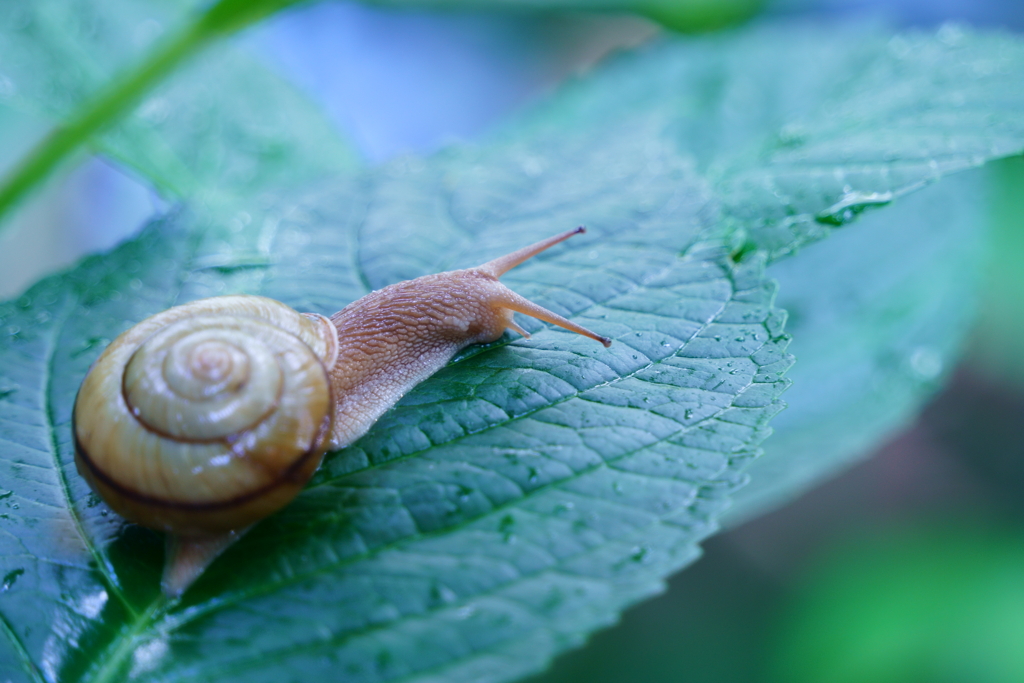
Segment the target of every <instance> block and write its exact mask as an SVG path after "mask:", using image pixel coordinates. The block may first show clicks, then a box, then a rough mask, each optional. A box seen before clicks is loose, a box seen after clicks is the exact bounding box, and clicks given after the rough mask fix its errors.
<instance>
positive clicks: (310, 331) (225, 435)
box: [74, 296, 338, 536]
mask: <svg viewBox="0 0 1024 683" xmlns="http://www.w3.org/2000/svg"><path fill="white" fill-rule="evenodd" d="M337 353H338V341H337V333H336V331H335V328H334V327H333V325H332V324H331V323H330V321H328V320H327V319H326V318H323V317H322V316H316V315H310V314H305V315H304V314H300V313H297V312H296V311H294V310H292V309H291V308H289V307H288V306H285V305H284V304H281V303H279V302H276V301H273V300H271V299H266V298H264V297H255V296H227V297H215V298H212V299H203V300H200V301H196V302H193V303H191V304H186V305H184V306H178V307H175V308H172V309H169V310H167V311H164V312H163V313H160V314H157V315H155V316H153V317H152V318H149V319H147V320H145V321H143V322H142V323H140V324H139V325H136V326H135V327H133V328H131V329H130V330H128V331H127V332H125V333H124V334H122V335H121V336H120V337H118V338H117V339H116V340H115V341H114V342H113V343H112V344H111V345H110V346H109V347H108V348H107V350H106V351H105V352H104V353H103V354H102V355H101V356H100V358H99V359H98V360H97V361H96V363H95V364H94V366H93V367H92V369H91V370H90V372H89V374H88V376H87V377H86V379H85V382H84V383H83V384H82V388H81V390H80V391H79V395H78V398H77V400H76V402H75V411H74V422H75V430H74V431H75V440H76V447H77V456H76V461H77V463H78V468H79V471H80V472H81V473H82V475H83V476H84V477H85V478H86V479H87V480H88V481H89V483H90V484H91V485H92V486H93V488H94V489H96V491H97V492H98V493H99V494H100V495H101V496H102V497H103V498H104V500H106V501H107V502H108V504H109V505H110V506H111V507H112V508H113V509H114V510H115V511H117V512H118V513H120V514H121V515H123V516H124V517H126V518H128V519H131V520H133V521H135V522H138V523H140V524H143V525H146V526H150V527H153V528H157V529H162V530H165V531H170V532H173V533H176V534H179V535H186V536H198V535H208V534H215V533H221V532H224V531H230V530H235V529H241V528H244V527H245V526H248V525H249V524H252V523H253V522H255V521H256V520H258V519H260V518H262V517H264V516H266V515H268V514H270V513H271V512H273V511H274V510H276V509H278V508H280V507H282V506H284V505H285V504H287V503H288V502H289V501H290V500H291V499H292V498H293V497H294V496H295V495H296V494H297V493H298V491H299V490H300V489H301V488H302V486H303V485H304V484H305V482H306V481H307V480H308V479H309V477H310V476H312V473H313V472H314V471H315V470H316V468H317V466H318V465H319V463H320V459H321V457H322V456H323V453H324V451H325V450H326V448H327V439H328V437H329V435H330V432H331V422H332V419H333V417H332V416H333V409H332V400H331V385H330V376H329V371H330V369H331V368H332V367H333V365H334V362H335V359H336V357H337Z"/></svg>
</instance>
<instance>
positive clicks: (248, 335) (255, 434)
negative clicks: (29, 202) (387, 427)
mask: <svg viewBox="0 0 1024 683" xmlns="http://www.w3.org/2000/svg"><path fill="white" fill-rule="evenodd" d="M583 231H584V229H583V228H582V227H580V228H577V229H575V230H570V231H569V232H565V233H562V234H560V235H556V236H554V237H551V238H548V239H546V240H542V241H540V242H538V243H536V244H534V245H532V246H529V247H526V248H524V249H520V250H518V251H514V252H512V253H510V254H507V255H505V256H502V257H500V258H497V259H495V260H493V261H489V262H487V263H485V264H483V265H481V266H477V267H476V268H469V269H466V270H455V271H450V272H446V273H438V274H435V275H426V276H423V277H420V278H417V279H415V280H408V281H405V282H399V283H397V284H393V285H390V286H388V287H385V288H383V289H380V290H377V291H375V292H371V293H370V294H367V295H366V296H364V297H363V298H361V299H359V300H357V301H355V302H353V303H351V304H349V305H348V306H346V307H345V308H344V309H342V310H341V311H339V312H337V313H335V314H334V315H333V316H331V317H330V318H329V319H328V318H326V317H324V316H322V315H318V314H315V313H298V312H297V311H295V310H293V309H292V308H290V307H288V306H286V305H285V304H283V303H280V302H277V301H274V300H273V299H268V298H265V297H260V296H248V295H231V296H221V297H213V298H209V299H201V300H198V301H193V302H191V303H188V304H184V305H181V306H176V307H174V308H171V309H168V310H166V311H163V312H162V313H158V314H156V315H154V316H152V317H150V318H148V319H146V320H144V321H142V322H141V323H139V324H138V325H136V326H135V327H132V328H131V329H129V330H127V331H126V332H124V333H123V334H121V335H120V336H119V337H118V338H117V339H115V340H114V341H113V342H112V343H111V344H110V345H109V346H108V347H107V348H106V350H105V351H104V352H103V353H102V354H101V355H100V357H99V358H98V359H97V360H96V362H95V363H94V364H93V366H92V367H91V368H90V370H89V372H88V374H87V375H86V377H85V380H84V381H83V383H82V386H81V388H80V390H79V392H78V396H77V397H76V399H75V406H74V412H73V418H72V431H73V435H74V442H75V463H76V465H77V468H78V471H79V473H80V474H81V475H82V477H83V478H84V479H85V480H86V481H87V482H88V484H89V485H90V486H91V487H92V489H93V490H94V491H95V492H96V493H97V494H98V495H99V496H100V497H101V498H102V499H103V500H104V501H106V503H107V504H108V505H109V507H110V508H111V509H112V510H114V511H115V512H117V513H118V514H120V515H121V516H123V517H125V518H126V519H128V520H130V521H133V522H136V523H138V524H141V525H143V526H147V527H150V528H153V529H157V530H160V531H164V532H166V533H167V534H168V552H167V563H166V566H165V568H164V576H163V589H164V591H165V593H167V594H168V595H170V596H176V595H180V594H181V593H182V592H183V591H184V590H185V589H186V588H187V587H188V586H189V585H190V584H191V583H192V582H193V581H194V580H195V579H196V578H197V577H198V576H199V575H200V574H201V573H202V571H203V570H204V569H205V568H206V566H208V565H209V563H210V562H212V561H213V560H214V559H215V558H216V557H217V555H219V554H220V552H222V551H223V550H224V549H225V548H227V547H228V546H229V545H230V544H231V543H233V542H234V541H235V540H236V539H237V538H238V537H239V536H240V535H241V534H242V533H244V532H245V530H247V529H248V528H249V527H251V526H252V525H253V524H255V523H256V522H257V521H259V520H261V519H263V518H264V517H266V516H267V515H269V514H271V513H273V512H275V511H277V510H279V509H280V508H282V507H284V506H285V505H287V504H288V503H289V502H290V501H291V500H292V499H293V498H294V497H295V496H296V495H298V493H299V491H300V490H301V489H302V487H303V486H304V485H305V483H306V482H307V481H308V480H309V478H310V477H311V476H312V475H313V472H314V471H315V470H316V469H317V467H318V466H319V464H320V461H321V459H322V457H323V455H324V453H325V452H326V451H328V450H333V449H338V448H343V447H345V446H347V445H349V444H351V443H352V442H354V441H355V440H356V439H358V438H359V437H360V436H362V435H363V434H365V433H366V432H367V431H368V430H369V428H370V427H371V426H372V425H373V423H374V422H376V420H377V419H378V418H379V417H380V416H381V415H383V414H384V412H385V411H387V410H388V409H389V408H390V407H391V406H393V405H394V404H395V403H396V402H397V401H398V400H399V399H400V398H401V397H402V396H403V395H404V394H405V393H406V392H407V391H408V390H409V389H411V388H412V387H413V386H415V385H416V384H418V383H419V382H421V381H423V380H424V379H426V378H427V377H429V376H430V375H432V374H434V373H435V372H437V371H438V370H439V369H441V368H442V367H444V365H445V364H446V363H447V362H448V361H449V360H450V359H451V358H452V357H453V356H454V355H455V354H456V353H457V352H458V351H459V350H461V349H463V348H464V347H466V346H468V345H470V344H476V343H486V342H492V341H495V340H497V339H498V338H499V337H501V336H502V334H504V332H505V330H506V328H510V329H512V330H514V331H516V332H518V333H519V334H521V335H523V336H524V337H529V334H528V333H527V332H526V331H525V330H524V329H522V328H521V327H520V326H519V325H517V324H516V323H515V321H514V320H513V318H512V314H513V312H519V313H524V314H526V315H529V316H532V317H535V318H538V319H540V320H543V321H546V322H549V323H553V324H555V325H559V326H561V327H564V328H566V329H568V330H571V331H573V332H577V333H579V334H582V335H585V336H587V337H590V338H592V339H595V340H597V341H599V342H601V343H602V344H604V345H605V346H609V345H610V344H611V341H610V340H609V339H607V338H605V337H601V336H599V335H597V334H595V333H593V332H591V331H590V330H587V329H585V328H583V327H581V326H579V325H577V324H576V323H573V322H571V321H569V320H567V319H565V318H563V317H562V316H559V315H557V314H555V313H552V312H551V311H548V310H546V309H544V308H541V307H540V306H538V305H537V304H534V303H532V302H530V301H528V300H527V299H524V298H523V297H521V296H519V295H518V294H516V293H514V292H512V291H511V290H509V289H508V288H507V287H505V286H504V285H502V284H501V283H500V282H499V281H498V278H499V277H500V276H501V275H502V274H504V273H505V272H507V271H508V270H510V269H511V268H513V267H515V266H517V265H519V264H521V263H522V262H524V261H526V260H527V259H529V258H531V257H532V256H534V255H536V254H538V253H540V252H541V251H544V250H545V249H548V248H549V247H551V246H553V245H555V244H558V243H559V242H562V241H563V240H566V239H568V238H569V237H571V236H573V235H576V234H579V233H581V232H583Z"/></svg>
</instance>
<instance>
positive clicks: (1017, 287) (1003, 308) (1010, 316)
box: [970, 157, 1024, 387]
mask: <svg viewBox="0 0 1024 683" xmlns="http://www.w3.org/2000/svg"><path fill="white" fill-rule="evenodd" d="M993 181H994V182H993V183H992V188H993V190H992V212H991V216H990V218H989V220H990V222H991V223H992V250H991V254H990V255H989V261H988V264H987V267H986V269H985V272H986V283H985V284H986V286H985V295H984V298H983V299H982V306H981V314H980V320H979V325H978V330H977V333H976V334H975V336H974V339H973V340H972V347H971V354H970V359H971V362H972V363H973V364H974V365H975V366H977V367H979V368H981V369H983V370H984V371H985V373H986V374H988V375H990V376H991V377H993V378H995V379H998V380H999V381H1003V382H1005V381H1007V380H1009V381H1010V382H1012V383H1014V384H1015V385H1016V386H1018V387H1024V354H1022V353H1021V350H1022V349H1024V343H1022V340H1024V192H1022V191H1021V188H1024V157H1014V158H1012V159H1006V160H1005V161H1002V162H1000V163H999V164H998V165H996V166H995V167H994V173H993Z"/></svg>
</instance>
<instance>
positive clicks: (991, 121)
mask: <svg viewBox="0 0 1024 683" xmlns="http://www.w3.org/2000/svg"><path fill="white" fill-rule="evenodd" d="M741 35H743V39H742V40H736V39H735V38H734V37H732V36H721V35H719V36H713V37H709V38H705V39H699V40H689V41H666V42H662V43H660V44H656V45H653V46H651V47H650V48H648V49H646V50H639V51H636V52H634V53H631V54H627V55H623V56H622V57H621V58H619V59H617V60H613V61H612V62H611V63H610V64H607V65H606V66H605V68H604V69H602V70H601V71H600V72H599V73H597V74H595V75H594V76H592V77H590V78H587V79H585V80H582V81H580V82H579V83H577V84H576V85H575V86H574V87H572V88H570V89H569V90H568V91H567V92H565V93H563V95H562V97H559V98H557V99H556V100H554V101H552V102H551V104H550V105H549V106H547V107H544V108H541V109H539V111H537V112H535V113H533V114H532V115H531V116H530V117H528V118H527V120H526V121H525V122H523V124H524V125H531V126H534V127H537V128H541V129H543V128H545V127H549V128H554V127H557V126H567V125H570V124H569V122H570V121H589V122H593V123H595V124H596V123H597V122H602V121H604V122H608V121H615V120H618V119H621V118H622V117H623V116H625V115H626V113H627V112H634V111H638V110H641V109H642V110H643V111H644V112H645V116H646V117H647V120H649V121H651V122H659V123H660V125H663V126H665V128H666V129H667V130H670V131H671V133H672V135H673V136H674V137H675V139H676V140H677V143H678V144H679V146H680V147H681V148H683V149H686V150H687V151H688V152H690V153H691V154H693V155H694V156H695V157H696V158H697V163H698V168H699V169H700V170H701V171H702V172H703V173H704V175H705V176H706V177H707V178H708V179H709V180H711V182H712V183H713V184H714V185H715V187H716V192H717V193H718V195H719V196H721V197H722V200H723V202H724V204H725V210H726V214H727V216H728V218H729V220H731V221H734V223H735V225H736V226H737V227H739V228H742V229H743V230H744V231H746V233H747V238H748V239H749V240H750V245H749V246H750V248H761V249H764V250H766V251H768V253H769V256H770V258H773V259H774V258H778V257H779V256H781V255H784V254H786V253H789V252H790V251H793V250H795V249H798V248H799V247H800V246H801V245H804V244H807V243H809V242H812V241H814V240H816V239H820V238H821V237H824V236H825V235H828V234H829V233H831V232H832V230H834V229H835V228H836V227H837V226H839V225H842V224H844V223H846V222H848V221H850V220H852V219H853V218H855V217H856V216H857V215H859V214H860V213H861V212H862V211H864V210H866V209H869V208H872V207H879V206H884V205H886V204H888V203H889V202H891V201H893V200H895V199H897V198H898V197H900V196H902V195H904V194H906V193H908V192H910V191H913V190H916V189H919V188H921V187H923V186H924V185H926V184H928V183H930V182H934V181H935V180H938V179H939V178H940V177H942V176H943V175H944V174H946V173H950V172H953V171H957V170H962V169H966V168H971V167H974V166H979V165H981V164H983V163H985V162H986V161H989V160H992V159H997V158H1001V157H1004V156H1011V155H1014V154H1019V153H1021V151H1022V148H1021V144H1020V137H1021V129H1022V127H1024V120H1022V119H1021V117H1020V116H1018V112H1019V111H1020V110H1021V108H1022V106H1024V88H1019V87H1017V84H1016V81H1015V80H1014V76H1013V75H1012V74H1013V73H1014V72H1015V70H1016V69H1019V68H1021V67H1020V65H1021V63H1022V62H1024V46H1022V45H1021V43H1020V42H1019V41H1017V40H1014V39H1012V38H1010V37H1001V36H997V35H980V34H975V33H972V32H970V31H967V30H965V29H962V28H960V27H958V26H955V25H947V26H944V27H942V28H941V29H940V30H939V31H938V32H937V33H935V34H918V33H911V34H902V35H896V36H892V35H890V34H888V33H884V32H880V31H878V30H875V29H871V28H866V27H864V26H852V27H851V26H842V25H838V24H832V25H828V24H826V25H822V24H817V23H808V24H803V25H794V24H779V25H775V26H769V27H767V28H763V29H761V30H757V31H750V32H745V33H743V34H741ZM781 46H785V47H784V48H783V47H781ZM654 64H657V67H653V68H652V65H654ZM639 73H642V74H643V76H642V77H638V74H639ZM608 93H615V94H616V95H615V96H614V97H609V95H608Z"/></svg>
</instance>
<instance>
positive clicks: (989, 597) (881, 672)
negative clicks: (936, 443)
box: [775, 522, 1024, 683]
mask: <svg viewBox="0 0 1024 683" xmlns="http://www.w3.org/2000/svg"><path fill="white" fill-rule="evenodd" d="M1022 574H1024V544H1022V543H1021V540H1020V536H1019V534H1018V533H1017V531H1015V530H1012V531H1011V530H1006V531H1005V532H1003V533H1001V534H1000V533H998V532H995V533H994V532H993V530H992V529H991V528H990V527H989V526H986V525H983V524H978V525H974V526H972V525H969V524H965V523H963V522H959V523H957V524H955V525H950V526H946V527H938V528H931V529H924V530H918V531H916V532H914V531H904V532H901V533H894V532H890V533H888V534H885V535H882V536H879V535H877V534H876V535H874V536H872V537H870V538H862V539H853V540H849V541H847V542H846V543H845V544H844V545H842V546H839V547H838V548H835V549H834V550H833V551H832V552H831V553H830V554H829V556H827V557H826V558H823V560H822V561H821V562H819V563H818V566H817V567H816V568H815V569H814V570H813V571H812V572H811V574H810V575H809V576H808V577H806V579H805V580H804V581H803V582H802V583H801V584H800V586H801V589H800V591H799V595H798V596H797V602H796V605H795V607H794V609H793V610H792V614H790V615H789V616H790V619H789V621H788V623H786V624H784V625H783V627H782V629H781V634H780V638H779V639H780V644H779V645H780V646H779V648H778V650H777V652H778V653H779V656H778V659H777V666H776V669H775V673H776V680H779V681H793V682H794V683H802V682H804V681H822V680H829V681H835V682H836V683H846V682H847V681H849V682H850V683H853V682H854V681H858V682H859V681H877V682H878V683H890V682H891V683H903V682H904V681H977V682H978V683H1002V682H1003V681H1016V680H1021V679H1022V678H1024V651H1022V650H1021V648H1020V642H1021V639H1022V638H1024V584H1022V583H1021V581H1020V577H1021V575H1022Z"/></svg>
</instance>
